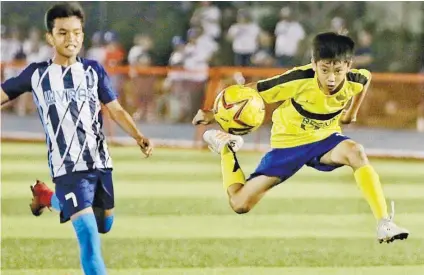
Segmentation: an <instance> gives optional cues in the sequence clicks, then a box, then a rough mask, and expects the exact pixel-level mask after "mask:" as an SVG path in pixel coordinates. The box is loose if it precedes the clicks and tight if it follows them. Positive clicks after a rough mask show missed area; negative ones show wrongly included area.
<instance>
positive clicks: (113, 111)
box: [105, 99, 153, 157]
mask: <svg viewBox="0 0 424 275" xmlns="http://www.w3.org/2000/svg"><path fill="white" fill-rule="evenodd" d="M105 106H106V108H107V109H108V111H109V112H110V115H111V117H112V119H113V120H114V121H115V122H116V123H118V125H119V126H120V127H121V128H122V129H123V130H124V131H125V132H126V133H128V134H129V135H130V136H131V137H132V138H134V139H135V141H136V142H137V144H138V145H139V146H140V149H141V151H142V152H143V154H144V155H146V157H150V155H151V154H152V151H153V146H152V144H151V143H150V140H149V139H148V138H146V137H145V136H143V134H142V133H141V132H140V131H139V130H138V129H137V126H136V125H135V122H134V120H133V119H132V117H131V116H130V115H129V114H128V113H127V111H125V110H124V108H122V106H121V104H120V103H119V102H118V100H116V99H115V100H113V101H111V102H109V103H107V104H106V105H105Z"/></svg>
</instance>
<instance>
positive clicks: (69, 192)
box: [53, 169, 115, 223]
mask: <svg viewBox="0 0 424 275" xmlns="http://www.w3.org/2000/svg"><path fill="white" fill-rule="evenodd" d="M53 182H54V183H55V185H56V186H55V187H56V196H57V198H58V199H59V202H60V208H61V212H60V222H61V223H64V222H67V221H69V219H70V217H71V216H72V215H73V214H75V213H77V212H79V211H81V210H83V209H85V208H87V207H98V208H102V209H105V210H106V209H112V208H113V207H114V206H115V201H114V193H113V181H112V169H101V170H100V169H96V170H92V171H83V172H73V173H71V174H67V175H63V176H60V177H57V178H54V179H53Z"/></svg>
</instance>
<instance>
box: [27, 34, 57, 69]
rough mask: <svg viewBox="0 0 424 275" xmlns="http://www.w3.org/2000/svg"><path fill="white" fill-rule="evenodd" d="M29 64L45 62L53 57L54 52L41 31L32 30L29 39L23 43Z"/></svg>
mask: <svg viewBox="0 0 424 275" xmlns="http://www.w3.org/2000/svg"><path fill="white" fill-rule="evenodd" d="M23 51H24V53H25V56H26V60H27V63H28V64H29V63H32V62H43V61H46V60H47V59H50V58H52V57H53V50H52V48H51V47H50V45H48V44H47V43H46V42H44V38H43V37H42V34H41V32H40V30H39V29H37V28H31V29H30V31H29V34H28V38H27V39H25V41H24V43H23Z"/></svg>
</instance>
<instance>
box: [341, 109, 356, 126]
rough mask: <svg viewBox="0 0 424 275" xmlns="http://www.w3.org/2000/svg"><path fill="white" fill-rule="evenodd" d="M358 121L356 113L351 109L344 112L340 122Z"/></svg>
mask: <svg viewBox="0 0 424 275" xmlns="http://www.w3.org/2000/svg"><path fill="white" fill-rule="evenodd" d="M355 121H356V114H355V113H353V112H350V111H346V112H343V114H342V117H341V118H340V122H341V123H342V124H350V123H352V122H355Z"/></svg>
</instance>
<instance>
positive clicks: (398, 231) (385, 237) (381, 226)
mask: <svg viewBox="0 0 424 275" xmlns="http://www.w3.org/2000/svg"><path fill="white" fill-rule="evenodd" d="M394 216H395V204H394V202H393V201H392V214H391V215H390V217H389V218H385V219H381V220H380V221H379V222H378V225H377V239H378V241H379V243H383V242H386V243H391V242H393V241H395V240H404V239H406V238H408V236H409V231H408V230H406V229H405V228H402V227H399V226H398V225H396V224H395V223H394V222H393V218H394Z"/></svg>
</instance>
